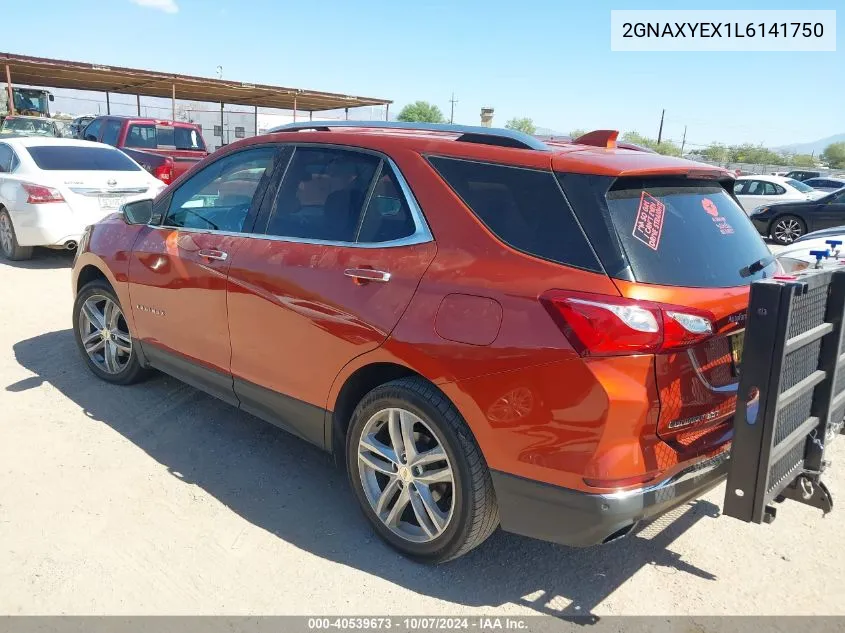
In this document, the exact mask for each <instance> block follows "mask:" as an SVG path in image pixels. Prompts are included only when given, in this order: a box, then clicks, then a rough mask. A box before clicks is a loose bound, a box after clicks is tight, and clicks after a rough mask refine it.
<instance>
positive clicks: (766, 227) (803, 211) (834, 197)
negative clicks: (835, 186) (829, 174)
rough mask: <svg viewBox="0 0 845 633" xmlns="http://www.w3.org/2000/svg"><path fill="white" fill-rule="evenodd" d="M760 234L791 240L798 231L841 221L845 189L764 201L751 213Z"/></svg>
mask: <svg viewBox="0 0 845 633" xmlns="http://www.w3.org/2000/svg"><path fill="white" fill-rule="evenodd" d="M751 221H752V222H753V223H754V226H755V227H757V230H758V231H759V232H760V235H763V236H764V237H771V238H772V239H774V240H775V241H776V242H778V243H779V244H791V243H792V242H794V241H795V240H797V239H798V238H799V237H801V236H802V235H804V234H806V233H808V232H811V231H818V230H819V229H826V228H830V227H835V226H839V225H840V224H845V190H841V189H840V190H839V191H834V192H833V193H829V194H826V195H824V196H823V197H821V198H817V199H815V200H804V201H798V202H783V203H779V204H771V205H764V206H762V207H759V208H757V209H756V210H755V211H754V212H753V213H752V214H751Z"/></svg>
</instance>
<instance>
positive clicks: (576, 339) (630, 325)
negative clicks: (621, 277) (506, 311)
mask: <svg viewBox="0 0 845 633" xmlns="http://www.w3.org/2000/svg"><path fill="white" fill-rule="evenodd" d="M540 301H541V303H542V304H543V305H544V306H545V308H546V310H547V311H548V312H549V314H550V315H551V316H552V318H553V319H554V320H555V322H556V323H557V324H558V326H559V327H560V328H561V330H562V331H563V333H564V335H565V336H566V338H567V339H568V340H569V342H570V343H571V344H572V346H573V347H574V348H575V350H576V351H577V352H578V353H579V354H580V355H581V356H616V355H620V354H656V353H659V352H668V351H674V350H680V349H684V348H687V347H691V346H693V345H696V344H697V343H700V342H701V341H704V340H706V339H708V338H709V337H710V336H712V335H713V322H714V321H715V317H714V316H713V315H712V314H711V313H709V312H707V311H705V310H698V309H696V308H687V307H682V306H674V305H668V304H664V303H657V302H654V301H638V300H635V299H627V298H625V297H613V296H609V295H597V294H592V293H584V292H568V291H562V290H551V291H549V292H546V293H545V294H543V295H542V296H541V297H540Z"/></svg>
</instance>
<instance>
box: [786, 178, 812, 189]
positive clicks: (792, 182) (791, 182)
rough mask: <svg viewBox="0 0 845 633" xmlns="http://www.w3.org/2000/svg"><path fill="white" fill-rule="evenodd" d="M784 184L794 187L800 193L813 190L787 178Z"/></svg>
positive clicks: (798, 181)
mask: <svg viewBox="0 0 845 633" xmlns="http://www.w3.org/2000/svg"><path fill="white" fill-rule="evenodd" d="M786 184H788V185H790V186H792V187H795V188H796V189H797V190H798V191H800V192H801V193H807V192H808V191H812V190H813V188H812V187H810V186H808V185H807V184H805V183H803V182H801V181H800V180H793V179H792V178H787V179H786Z"/></svg>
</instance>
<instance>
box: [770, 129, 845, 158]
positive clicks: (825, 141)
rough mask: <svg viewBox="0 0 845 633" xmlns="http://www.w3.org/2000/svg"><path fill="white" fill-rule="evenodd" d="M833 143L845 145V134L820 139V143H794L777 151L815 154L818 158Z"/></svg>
mask: <svg viewBox="0 0 845 633" xmlns="http://www.w3.org/2000/svg"><path fill="white" fill-rule="evenodd" d="M832 143H845V132H843V133H842V134H834V135H833V136H828V137H827V138H820V139H819V140H818V141H813V142H812V143H793V144H792V145H784V146H783V147H778V148H777V149H778V150H780V151H782V152H792V153H794V154H812V153H814V152H815V154H816V156H818V155H819V154H821V153H822V152H823V151H824V149H825V147H827V146H828V145H831V144H832Z"/></svg>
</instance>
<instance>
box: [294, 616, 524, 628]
mask: <svg viewBox="0 0 845 633" xmlns="http://www.w3.org/2000/svg"><path fill="white" fill-rule="evenodd" d="M308 629H309V630H314V631H321V630H323V631H327V630H347V631H354V630H359V631H360V630H365V631H366V630H370V631H375V630H384V631H388V630H391V629H396V630H401V631H462V630H475V631H527V630H528V629H529V625H528V622H527V621H526V620H525V619H524V618H512V617H474V618H467V617H454V618H450V617H426V616H423V617H401V618H391V617H369V618H368V617H327V618H319V617H317V618H308Z"/></svg>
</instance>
